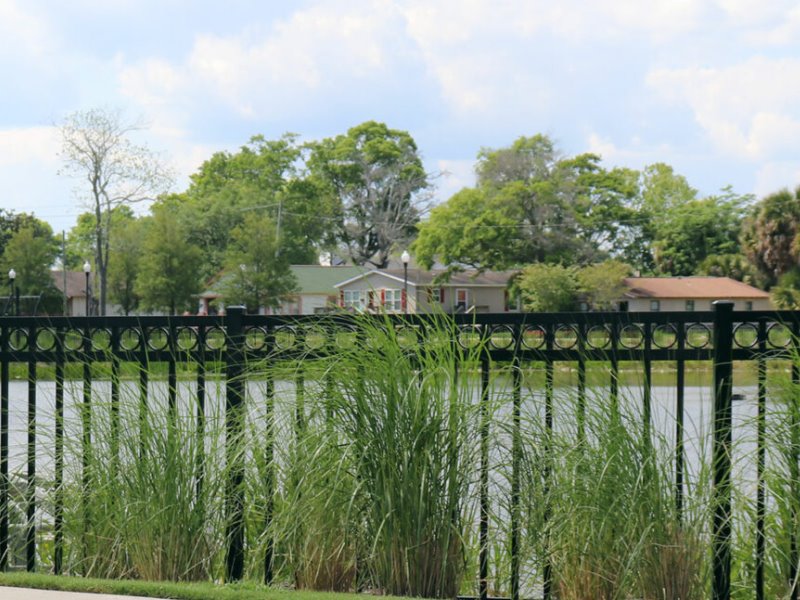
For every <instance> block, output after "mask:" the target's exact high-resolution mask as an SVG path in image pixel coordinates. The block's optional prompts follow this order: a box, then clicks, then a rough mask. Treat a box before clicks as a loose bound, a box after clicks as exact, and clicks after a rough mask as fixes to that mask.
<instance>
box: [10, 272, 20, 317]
mask: <svg viewBox="0 0 800 600" xmlns="http://www.w3.org/2000/svg"><path fill="white" fill-rule="evenodd" d="M8 281H9V282H10V283H11V295H10V296H9V298H8V305H10V304H11V303H12V302H13V303H14V309H15V310H14V316H15V317H18V316H19V295H18V294H17V293H16V292H17V289H16V288H17V285H16V283H17V272H16V271H15V270H14V269H9V271H8Z"/></svg>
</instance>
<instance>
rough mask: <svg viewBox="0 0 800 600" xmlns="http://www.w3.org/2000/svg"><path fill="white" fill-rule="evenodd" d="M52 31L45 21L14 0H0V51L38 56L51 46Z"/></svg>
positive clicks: (22, 56)
mask: <svg viewBox="0 0 800 600" xmlns="http://www.w3.org/2000/svg"><path fill="white" fill-rule="evenodd" d="M54 35H55V34H54V32H53V31H52V30H51V28H50V27H49V26H48V24H47V23H46V21H45V20H44V19H43V18H41V17H39V16H37V15H35V14H33V13H31V12H29V11H26V10H24V9H23V8H22V4H21V3H19V2H16V1H15V0H0V52H2V54H4V55H15V56H17V57H19V58H28V57H30V56H33V57H40V56H42V55H44V54H46V53H47V52H48V51H49V50H50V49H51V48H52V42H53V38H54Z"/></svg>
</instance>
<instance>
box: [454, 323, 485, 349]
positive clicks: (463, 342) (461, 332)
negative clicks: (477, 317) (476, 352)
mask: <svg viewBox="0 0 800 600" xmlns="http://www.w3.org/2000/svg"><path fill="white" fill-rule="evenodd" d="M480 343H481V331H480V329H478V328H477V327H476V326H474V325H467V326H464V327H459V328H458V345H459V346H461V347H462V348H464V349H469V348H475V347H476V346H478V344H480Z"/></svg>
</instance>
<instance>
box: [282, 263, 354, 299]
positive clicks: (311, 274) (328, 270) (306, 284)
mask: <svg viewBox="0 0 800 600" xmlns="http://www.w3.org/2000/svg"><path fill="white" fill-rule="evenodd" d="M291 269H292V273H294V276H295V277H296V278H297V288H298V290H299V291H298V293H299V294H334V293H335V291H336V290H335V288H336V284H337V283H339V282H340V281H342V280H344V279H352V278H353V277H356V276H358V275H360V274H362V273H364V272H366V271H367V268H366V267H354V266H349V265H342V266H336V267H323V266H319V265H292V266H291Z"/></svg>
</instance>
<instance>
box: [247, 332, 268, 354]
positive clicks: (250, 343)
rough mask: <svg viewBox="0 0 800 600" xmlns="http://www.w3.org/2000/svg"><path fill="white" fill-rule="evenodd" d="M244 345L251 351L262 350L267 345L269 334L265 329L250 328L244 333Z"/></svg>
mask: <svg viewBox="0 0 800 600" xmlns="http://www.w3.org/2000/svg"><path fill="white" fill-rule="evenodd" d="M244 345H245V346H247V348H248V349H249V350H261V349H263V348H264V347H265V346H266V345H267V332H266V331H264V328H263V327H248V329H247V331H245V332H244Z"/></svg>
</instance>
